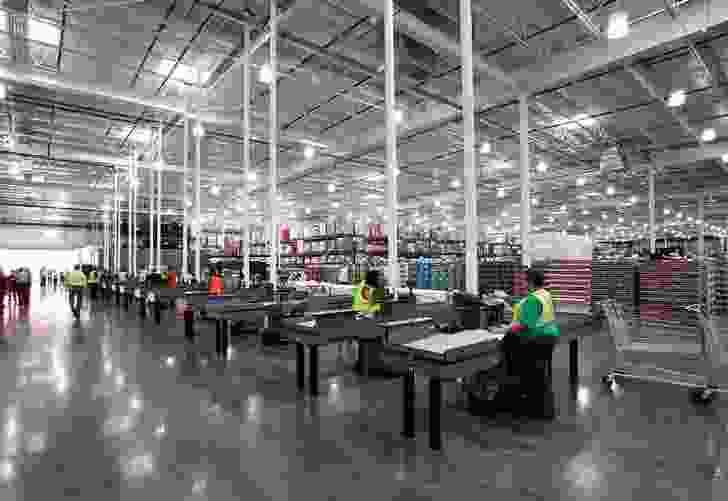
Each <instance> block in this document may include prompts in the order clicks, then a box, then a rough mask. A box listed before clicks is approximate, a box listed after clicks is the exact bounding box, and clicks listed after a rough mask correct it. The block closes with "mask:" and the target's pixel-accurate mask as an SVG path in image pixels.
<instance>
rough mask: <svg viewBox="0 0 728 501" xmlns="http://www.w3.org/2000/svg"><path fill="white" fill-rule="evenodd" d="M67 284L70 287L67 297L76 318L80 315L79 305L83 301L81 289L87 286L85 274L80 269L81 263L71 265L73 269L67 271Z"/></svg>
mask: <svg viewBox="0 0 728 501" xmlns="http://www.w3.org/2000/svg"><path fill="white" fill-rule="evenodd" d="M67 280H68V286H69V287H70V291H69V298H70V301H71V311H73V314H74V316H75V317H76V318H78V317H79V316H80V315H81V306H82V301H83V290H84V289H85V288H86V286H87V281H86V275H84V273H83V272H82V271H81V265H78V264H77V265H76V266H74V267H73V271H72V272H71V273H68V279H67Z"/></svg>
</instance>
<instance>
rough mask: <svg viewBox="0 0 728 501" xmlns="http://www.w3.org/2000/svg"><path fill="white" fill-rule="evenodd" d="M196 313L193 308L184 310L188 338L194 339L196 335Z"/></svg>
mask: <svg viewBox="0 0 728 501" xmlns="http://www.w3.org/2000/svg"><path fill="white" fill-rule="evenodd" d="M194 316H195V315H194V313H193V312H192V310H189V309H188V310H185V312H184V319H185V337H186V338H187V339H188V340H190V341H191V340H192V339H193V338H194V337H195V329H194V325H193V323H194Z"/></svg>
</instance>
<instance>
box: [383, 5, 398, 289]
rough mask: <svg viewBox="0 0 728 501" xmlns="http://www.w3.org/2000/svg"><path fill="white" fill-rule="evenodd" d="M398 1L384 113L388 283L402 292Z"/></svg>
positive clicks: (389, 39)
mask: <svg viewBox="0 0 728 501" xmlns="http://www.w3.org/2000/svg"><path fill="white" fill-rule="evenodd" d="M394 36H395V34H394V0H384V113H385V123H386V128H387V151H386V162H387V256H388V259H387V260H388V264H389V266H388V269H387V271H388V275H389V276H388V277H387V278H388V279H389V280H388V283H389V286H390V287H392V289H394V293H395V297H396V295H397V289H398V288H399V271H398V265H399V263H398V256H397V251H398V248H397V193H398V189H397V171H398V169H397V123H396V120H395V112H396V109H395V106H396V101H395V91H396V87H395V86H396V83H395V72H396V69H397V68H396V61H395V56H396V53H395V47H394Z"/></svg>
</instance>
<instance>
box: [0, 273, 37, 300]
mask: <svg viewBox="0 0 728 501" xmlns="http://www.w3.org/2000/svg"><path fill="white" fill-rule="evenodd" d="M32 283H33V280H32V275H31V273H30V269H28V268H22V267H21V268H18V269H16V270H10V271H8V272H5V271H4V270H3V269H2V268H1V267H0V308H3V307H4V306H5V304H6V301H7V304H8V306H10V305H12V304H15V305H17V306H20V307H26V306H28V305H29V304H30V286H31V284H32Z"/></svg>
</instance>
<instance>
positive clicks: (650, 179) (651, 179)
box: [647, 166, 657, 253]
mask: <svg viewBox="0 0 728 501" xmlns="http://www.w3.org/2000/svg"><path fill="white" fill-rule="evenodd" d="M647 183H648V190H649V192H648V194H647V196H648V199H647V204H648V211H649V223H648V232H649V238H650V252H653V253H654V252H655V248H656V245H657V243H656V236H655V168H654V167H652V166H651V167H650V170H649V172H648V174H647Z"/></svg>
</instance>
